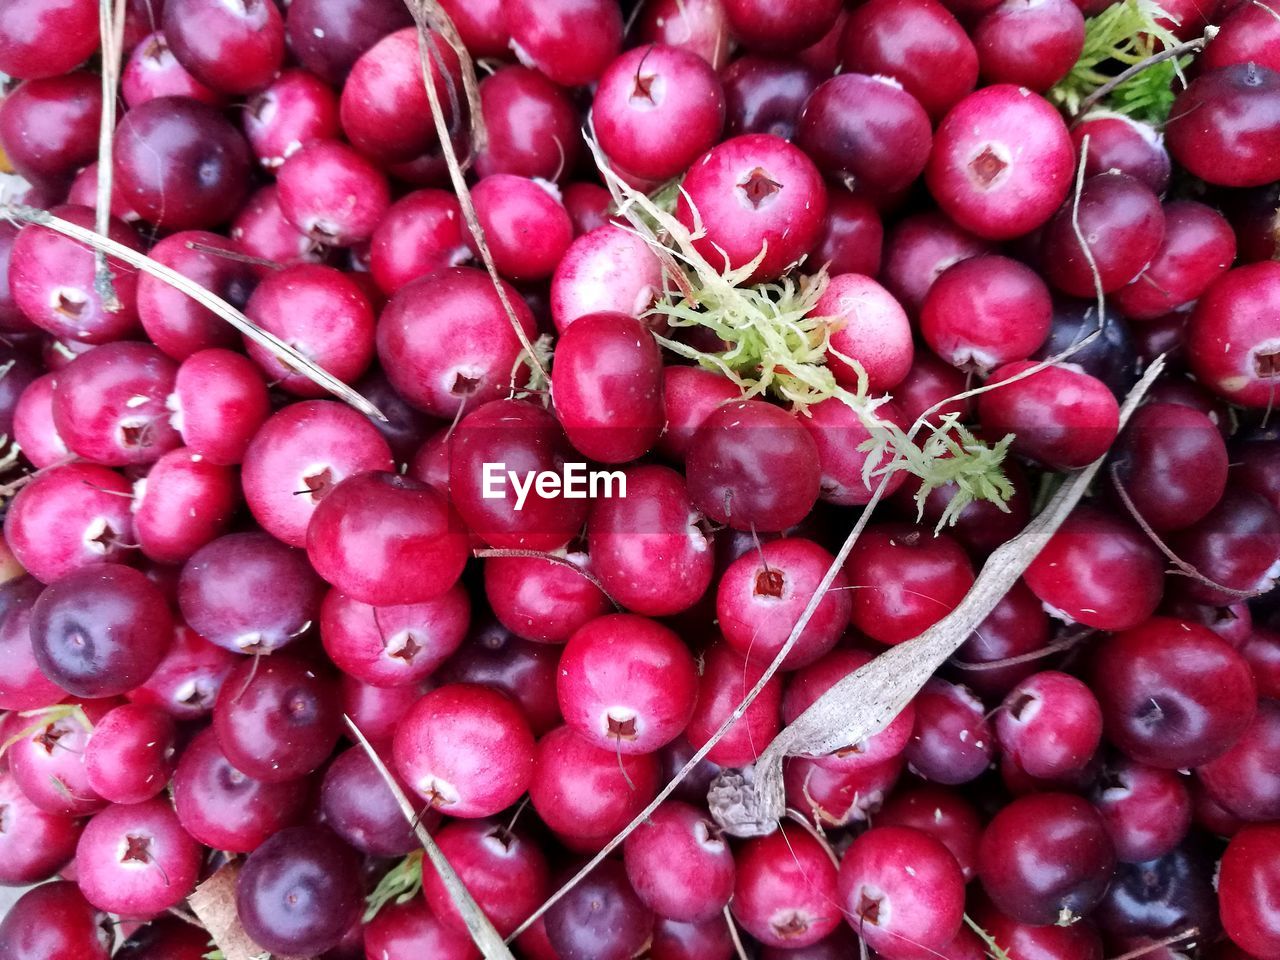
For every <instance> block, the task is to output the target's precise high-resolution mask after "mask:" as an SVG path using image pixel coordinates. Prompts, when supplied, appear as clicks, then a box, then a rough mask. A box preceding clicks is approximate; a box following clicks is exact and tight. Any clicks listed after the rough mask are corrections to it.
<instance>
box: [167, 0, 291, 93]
mask: <svg viewBox="0 0 1280 960" xmlns="http://www.w3.org/2000/svg"><path fill="white" fill-rule="evenodd" d="M161 24H162V27H163V29H164V32H165V37H166V39H167V40H168V41H169V46H170V47H171V48H172V49H173V53H174V56H176V57H177V58H178V61H179V62H180V63H181V64H182V65H183V66H184V67H185V68H186V69H187V70H189V71H190V72H191V74H192V75H193V76H194V77H195V78H196V79H197V80H199V81H200V82H201V83H204V84H206V85H207V86H209V87H211V88H213V89H214V90H217V91H219V92H220V93H227V94H243V93H249V92H251V91H253V90H257V89H259V88H260V87H264V86H266V85H267V83H268V82H269V81H270V80H271V78H272V77H273V76H274V75H275V73H276V71H277V70H278V69H279V68H280V64H281V62H282V61H283V60H284V19H283V17H281V15H280V10H279V8H277V7H276V5H275V4H273V3H271V2H269V0H246V2H244V3H241V4H236V5H228V4H222V3H214V2H210V0H173V2H172V3H169V2H166V3H165V6H164V16H163V19H162V20H161Z"/></svg>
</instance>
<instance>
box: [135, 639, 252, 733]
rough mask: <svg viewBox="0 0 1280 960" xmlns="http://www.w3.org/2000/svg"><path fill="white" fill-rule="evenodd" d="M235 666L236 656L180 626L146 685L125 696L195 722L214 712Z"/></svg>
mask: <svg viewBox="0 0 1280 960" xmlns="http://www.w3.org/2000/svg"><path fill="white" fill-rule="evenodd" d="M236 662H237V658H236V656H235V654H233V653H230V652H229V651H226V650H223V649H222V648H221V647H217V646H214V645H213V644H212V643H210V642H209V641H208V640H206V639H205V638H204V637H202V636H200V635H199V634H198V633H196V632H195V631H194V630H192V629H190V628H188V627H186V626H183V625H179V626H178V627H177V628H176V629H175V631H174V635H173V643H172V644H171V645H170V647H169V650H168V652H167V653H165V655H164V657H163V658H162V659H161V660H160V663H159V664H158V665H157V666H156V668H155V670H154V671H152V673H151V676H150V677H149V678H148V679H147V682H146V683H144V684H142V685H141V686H138V687H134V688H133V689H132V690H130V691H129V692H128V694H127V696H128V697H129V699H130V700H131V701H133V702H134V703H138V704H144V705H148V706H156V707H159V708H160V709H162V710H164V711H165V712H167V713H168V714H169V715H170V716H171V717H173V718H174V719H176V720H196V719H199V718H200V717H204V716H207V715H208V714H209V712H210V711H211V710H213V704H214V701H215V700H217V698H218V691H219V690H220V689H222V684H223V681H225V680H226V678H227V675H228V674H229V673H230V672H231V668H232V667H234V666H235V665H236Z"/></svg>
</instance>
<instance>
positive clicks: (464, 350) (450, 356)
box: [377, 241, 537, 417]
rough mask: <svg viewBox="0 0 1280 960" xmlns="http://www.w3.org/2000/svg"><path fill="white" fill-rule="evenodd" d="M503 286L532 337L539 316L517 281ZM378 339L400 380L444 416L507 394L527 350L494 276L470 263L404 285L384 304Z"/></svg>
mask: <svg viewBox="0 0 1280 960" xmlns="http://www.w3.org/2000/svg"><path fill="white" fill-rule="evenodd" d="M398 242H402V241H398ZM502 290H503V293H504V294H505V297H506V301H507V303H508V304H510V305H511V307H512V308H513V310H514V311H515V316H516V319H517V320H518V321H519V323H520V327H521V329H522V330H523V331H524V333H525V336H526V337H528V338H530V339H532V338H533V337H535V336H536V335H537V330H536V324H535V322H534V319H533V315H532V314H531V313H530V312H529V309H528V308H527V307H526V306H525V305H524V303H523V301H522V300H521V299H520V297H519V296H518V295H517V294H516V292H515V290H514V289H513V288H512V287H510V286H504V287H503V288H502ZM446 331H447V335H446ZM377 344H378V356H379V358H380V359H381V360H382V366H383V369H384V370H385V371H386V374H387V377H388V379H389V380H390V381H391V384H392V386H394V387H395V388H396V390H397V391H399V393H400V394H401V395H402V396H403V397H404V398H405V399H406V400H408V401H409V402H410V403H412V404H413V405H415V406H418V407H421V408H422V409H423V410H426V411H427V412H428V413H432V414H434V415H436V416H439V417H453V416H456V415H457V414H458V412H459V411H460V410H474V409H475V408H476V407H478V406H479V405H480V404H482V403H485V402H487V401H490V400H499V399H501V398H503V397H505V396H507V394H508V393H509V392H510V389H511V379H512V375H513V369H514V368H515V366H516V363H517V361H518V360H519V358H520V353H521V349H522V347H521V344H520V339H519V337H518V336H517V335H516V333H515V330H514V329H513V327H512V323H511V319H510V318H509V317H508V316H507V312H506V309H505V308H504V307H503V304H502V299H500V298H499V295H498V291H497V289H496V288H495V287H494V285H493V282H492V281H491V280H490V279H489V277H488V276H486V275H485V274H484V273H483V272H482V271H480V270H476V269H473V268H470V267H456V268H454V269H450V270H441V271H439V272H437V273H434V274H431V275H430V276H427V277H422V278H420V279H418V280H415V281H413V282H411V283H409V284H406V285H405V286H403V287H401V288H400V290H399V291H398V292H397V293H396V294H395V296H393V297H392V298H391V300H390V302H389V303H388V304H387V306H386V308H385V309H384V310H383V311H382V316H381V318H380V319H379V322H378V331H377Z"/></svg>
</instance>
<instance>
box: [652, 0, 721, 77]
mask: <svg viewBox="0 0 1280 960" xmlns="http://www.w3.org/2000/svg"><path fill="white" fill-rule="evenodd" d="M635 32H636V35H637V37H638V38H639V40H640V41H641V42H642V43H664V44H668V45H670V46H674V47H680V48H682V49H685V50H689V51H692V52H693V53H696V54H697V55H698V56H700V57H702V59H704V60H706V61H707V63H709V64H711V66H712V67H714V68H715V69H717V70H719V69H720V68H721V67H723V66H724V65H725V61H726V60H728V59H729V47H730V43H729V24H728V19H727V17H726V15H725V9H724V4H723V2H722V0H654V2H652V3H646V4H644V5H643V6H641V8H640V14H639V19H638V20H637V21H636V25H635Z"/></svg>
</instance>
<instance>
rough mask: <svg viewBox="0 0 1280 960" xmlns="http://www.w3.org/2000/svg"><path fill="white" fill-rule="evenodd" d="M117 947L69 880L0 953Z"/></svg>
mask: <svg viewBox="0 0 1280 960" xmlns="http://www.w3.org/2000/svg"><path fill="white" fill-rule="evenodd" d="M19 9H21V7H19ZM0 25H2V24H0ZM114 942H115V930H114V928H113V926H112V925H111V922H110V920H109V918H108V917H107V916H106V914H104V913H101V912H99V911H98V910H95V909H94V908H93V907H92V906H90V904H89V902H88V901H87V900H86V899H85V898H84V895H83V894H82V893H81V892H80V888H79V887H78V886H77V885H76V884H74V883H71V882H68V881H65V880H59V881H57V882H55V883H46V884H42V885H41V886H38V887H32V888H31V889H30V890H28V891H27V892H26V893H24V894H23V895H22V896H20V897H18V898H17V900H15V901H14V902H13V904H12V906H11V907H10V908H9V911H8V913H6V914H5V917H4V920H3V922H0V949H3V950H4V952H5V955H6V957H7V958H8V960H107V958H108V957H109V956H110V955H111V947H112V944H113V943H114Z"/></svg>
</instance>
